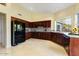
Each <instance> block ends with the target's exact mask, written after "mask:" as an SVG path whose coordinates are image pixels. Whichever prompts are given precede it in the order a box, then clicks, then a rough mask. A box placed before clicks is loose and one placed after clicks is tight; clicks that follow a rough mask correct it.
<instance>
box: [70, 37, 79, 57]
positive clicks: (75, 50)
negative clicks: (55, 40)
mask: <svg viewBox="0 0 79 59" xmlns="http://www.w3.org/2000/svg"><path fill="white" fill-rule="evenodd" d="M70 56H79V38H72V37H71V38H70Z"/></svg>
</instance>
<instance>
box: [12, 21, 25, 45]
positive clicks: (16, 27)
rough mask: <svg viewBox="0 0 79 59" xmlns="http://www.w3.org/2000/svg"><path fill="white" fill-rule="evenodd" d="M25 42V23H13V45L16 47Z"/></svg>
mask: <svg viewBox="0 0 79 59" xmlns="http://www.w3.org/2000/svg"><path fill="white" fill-rule="evenodd" d="M24 41H25V23H22V22H19V21H11V45H12V46H16V45H18V44H20V43H22V42H24Z"/></svg>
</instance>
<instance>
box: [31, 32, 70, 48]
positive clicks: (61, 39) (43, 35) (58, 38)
mask: <svg viewBox="0 0 79 59" xmlns="http://www.w3.org/2000/svg"><path fill="white" fill-rule="evenodd" d="M32 38H37V39H43V40H50V41H52V42H55V43H57V44H60V45H62V46H64V47H65V46H68V45H69V42H70V40H69V39H70V38H69V37H68V36H66V35H64V34H60V33H53V32H32Z"/></svg>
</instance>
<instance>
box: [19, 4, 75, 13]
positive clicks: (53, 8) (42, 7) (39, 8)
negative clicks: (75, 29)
mask: <svg viewBox="0 0 79 59" xmlns="http://www.w3.org/2000/svg"><path fill="white" fill-rule="evenodd" d="M19 4H20V5H21V6H23V7H24V8H26V9H28V10H30V11H32V12H38V13H55V12H58V11H60V10H62V9H64V8H68V7H70V6H72V5H73V4H74V3H19Z"/></svg>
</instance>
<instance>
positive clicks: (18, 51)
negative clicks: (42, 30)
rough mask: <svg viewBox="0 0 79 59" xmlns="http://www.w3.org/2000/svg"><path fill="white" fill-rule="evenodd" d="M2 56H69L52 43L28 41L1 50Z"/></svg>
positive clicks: (36, 40)
mask: <svg viewBox="0 0 79 59" xmlns="http://www.w3.org/2000/svg"><path fill="white" fill-rule="evenodd" d="M0 55H5V56H67V53H66V51H65V49H64V48H63V47H62V46H60V45H58V44H56V43H53V42H51V41H47V40H40V39H33V38H31V39H28V40H26V41H25V42H23V43H21V44H19V45H17V46H15V47H11V48H7V49H4V48H0Z"/></svg>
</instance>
